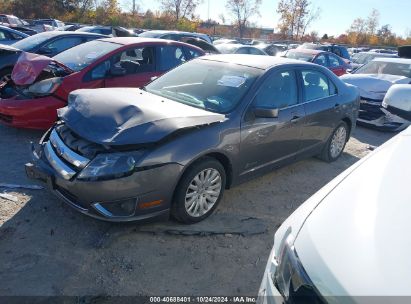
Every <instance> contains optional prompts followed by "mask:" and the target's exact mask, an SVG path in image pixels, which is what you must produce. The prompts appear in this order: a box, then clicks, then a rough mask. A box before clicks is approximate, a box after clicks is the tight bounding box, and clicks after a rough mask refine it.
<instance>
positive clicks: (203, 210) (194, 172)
mask: <svg viewBox="0 0 411 304" xmlns="http://www.w3.org/2000/svg"><path fill="white" fill-rule="evenodd" d="M225 183H226V174H225V170H224V167H223V166H222V165H221V163H220V162H218V161H217V160H215V159H214V158H210V157H206V158H202V159H200V160H198V161H197V162H195V163H194V164H192V165H191V166H190V167H189V168H188V169H187V171H186V172H185V173H184V175H183V177H182V178H181V180H180V182H179V184H178V186H177V189H176V193H175V196H174V202H173V206H172V209H171V214H172V216H173V217H174V218H176V219H177V220H178V221H180V222H183V223H186V224H192V223H197V222H200V221H202V220H204V219H205V218H207V217H208V216H209V215H210V214H211V213H213V211H214V210H215V209H216V208H217V205H218V203H219V202H220V200H221V198H222V196H223V193H224V189H225Z"/></svg>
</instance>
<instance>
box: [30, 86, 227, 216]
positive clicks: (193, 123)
mask: <svg viewBox="0 0 411 304" xmlns="http://www.w3.org/2000/svg"><path fill="white" fill-rule="evenodd" d="M59 113H60V119H61V120H60V121H59V122H58V123H56V125H55V126H54V127H53V128H52V129H50V130H49V131H48V132H47V133H46V134H45V135H44V136H43V138H42V139H41V141H40V143H39V145H36V146H33V148H32V158H33V162H32V163H30V164H26V173H27V176H28V177H29V178H32V179H36V180H40V181H42V182H45V183H47V185H48V187H49V188H50V189H51V191H52V192H53V193H54V194H55V195H57V196H58V197H59V198H60V199H62V200H63V201H64V202H66V203H67V204H68V205H70V206H71V207H73V208H75V209H76V210H77V211H79V212H81V213H83V214H86V215H88V216H91V217H94V218H98V219H102V220H107V221H118V222H121V221H135V220H143V219H147V218H152V217H156V218H157V217H162V216H165V217H168V214H169V209H170V206H171V203H172V199H173V194H174V189H175V187H176V185H177V181H178V180H179V178H180V176H181V175H182V172H183V169H184V166H183V165H182V164H181V163H180V162H178V161H173V160H171V159H170V158H169V157H168V156H167V157H165V158H164V159H161V158H160V159H156V158H155V156H154V157H153V159H150V156H151V155H153V154H155V152H157V151H158V149H160V148H161V146H162V145H167V144H170V142H171V141H172V140H173V138H175V137H178V136H180V135H181V134H185V133H184V132H181V131H183V130H184V131H185V132H190V130H195V129H197V128H203V127H206V126H208V125H211V124H214V123H219V122H221V121H223V120H224V119H225V116H224V115H219V114H214V113H211V112H207V111H204V110H200V109H196V108H192V107H190V106H187V105H182V104H181V105H180V104H178V103H175V102H171V101H170V102H166V101H165V100H164V99H163V98H158V97H156V96H154V95H152V94H149V93H146V92H144V91H140V90H138V89H97V90H78V91H76V92H75V93H73V94H71V95H70V97H69V105H68V107H66V108H64V109H62V110H61V111H59ZM207 113H209V114H208V115H206V114H207Z"/></svg>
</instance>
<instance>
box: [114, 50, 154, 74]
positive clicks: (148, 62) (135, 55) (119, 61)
mask: <svg viewBox="0 0 411 304" xmlns="http://www.w3.org/2000/svg"><path fill="white" fill-rule="evenodd" d="M154 58H155V57H154V47H151V46H147V47H140V48H131V49H128V50H125V51H123V52H121V53H119V54H116V55H115V56H113V57H112V64H113V66H114V67H116V68H123V69H124V70H125V72H126V73H125V74H126V75H131V74H139V73H147V72H153V71H154V70H155V65H154Z"/></svg>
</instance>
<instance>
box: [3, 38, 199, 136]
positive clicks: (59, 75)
mask: <svg viewBox="0 0 411 304" xmlns="http://www.w3.org/2000/svg"><path fill="white" fill-rule="evenodd" d="M48 34H49V33H44V34H43V35H48ZM50 34H52V35H53V36H54V35H57V36H58V37H60V36H65V35H67V36H65V37H76V39H78V38H79V37H81V39H83V38H86V39H89V40H92V41H89V42H86V43H83V44H80V45H77V46H75V47H73V48H70V49H68V50H66V51H64V52H61V53H59V54H58V55H56V56H54V57H53V58H49V57H44V56H40V55H33V54H31V55H25V54H30V53H22V54H20V57H19V60H18V61H17V64H16V65H15V67H14V69H13V71H12V74H11V81H8V82H7V83H5V84H3V86H2V88H1V90H0V96H1V98H2V99H1V100H0V121H1V122H2V123H4V124H7V125H10V126H13V127H24V128H35V129H47V128H49V127H50V126H51V125H53V123H54V122H55V121H56V118H57V113H56V110H57V109H59V108H61V107H64V106H66V105H67V100H68V95H69V94H70V93H71V92H72V91H74V90H76V89H81V88H102V87H135V88H139V87H143V86H144V85H146V84H147V83H149V82H150V81H151V79H152V78H153V77H157V76H159V75H161V74H163V73H164V72H166V71H168V70H170V69H172V68H174V67H176V66H178V65H180V64H182V63H184V62H186V61H189V60H191V59H193V58H195V57H198V56H202V55H204V52H203V51H202V50H201V49H199V48H197V47H194V46H192V45H188V44H184V43H180V42H170V41H167V40H159V39H143V38H137V37H134V38H133V37H118V38H103V39H97V38H101V35H97V34H90V33H82V34H80V33H78V32H67V33H64V32H50ZM33 37H35V36H33ZM22 42H24V41H22ZM39 49H42V47H40V48H39ZM15 53H16V52H14V53H13V54H12V55H10V56H14V58H17V57H18V54H15ZM27 67H29V69H30V77H27V76H28V75H27V74H28V73H27ZM21 79H23V81H21Z"/></svg>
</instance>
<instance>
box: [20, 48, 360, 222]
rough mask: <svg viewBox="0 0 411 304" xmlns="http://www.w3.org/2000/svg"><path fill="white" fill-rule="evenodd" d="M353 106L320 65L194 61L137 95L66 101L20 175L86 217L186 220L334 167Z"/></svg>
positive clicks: (78, 94)
mask: <svg viewBox="0 0 411 304" xmlns="http://www.w3.org/2000/svg"><path fill="white" fill-rule="evenodd" d="M358 107H359V95H358V92H357V89H356V88H354V87H352V86H350V85H346V84H344V83H343V82H342V81H341V80H339V79H338V77H336V76H335V75H334V74H333V73H331V72H330V71H329V70H327V69H326V68H323V67H321V66H317V65H313V64H310V63H305V62H300V61H294V60H288V59H283V58H274V57H267V56H247V55H217V56H209V57H203V58H198V59H195V60H193V61H191V62H188V63H185V64H183V65H182V66H180V67H178V68H176V69H174V70H172V71H171V72H169V73H167V74H165V75H163V76H162V77H160V78H158V79H156V80H155V81H153V82H152V83H151V84H149V85H147V86H146V87H145V88H143V89H141V90H140V89H130V88H116V89H96V90H78V91H75V92H73V93H72V94H71V95H70V98H69V105H68V107H66V108H63V109H61V110H60V112H59V118H60V120H59V122H58V123H57V124H56V125H55V126H54V127H53V128H52V129H51V130H49V131H48V132H47V133H46V134H45V135H44V136H43V138H42V139H41V141H40V144H39V145H36V146H33V163H29V164H27V165H26V172H27V175H28V176H29V177H30V178H34V179H38V180H41V181H44V182H46V183H47V184H48V185H49V187H50V189H51V190H52V192H54V193H55V194H56V195H57V196H58V197H60V198H61V199H62V200H64V201H65V202H66V203H68V204H69V205H70V206H72V207H74V208H75V209H77V210H78V211H80V212H82V213H84V214H87V215H89V216H92V217H94V218H98V219H103V220H109V221H132V220H142V219H147V218H152V217H160V216H167V217H168V216H169V214H170V213H171V215H172V216H173V217H174V218H176V219H177V220H179V221H181V222H185V223H195V222H199V221H201V220H203V219H205V218H206V217H207V216H209V215H210V214H211V213H212V212H213V211H214V210H215V209H216V207H217V205H218V203H219V201H220V200H221V197H222V195H223V192H224V189H227V188H230V187H232V186H234V185H237V184H239V183H241V182H245V181H247V180H249V179H250V178H253V177H256V176H258V175H261V174H263V173H266V172H267V171H270V170H272V169H274V168H278V167H280V166H283V165H285V164H288V163H290V162H294V161H296V160H299V159H302V158H305V157H310V156H320V157H321V158H322V159H324V160H325V161H334V160H336V159H337V158H338V157H339V156H340V155H341V154H342V152H343V150H344V147H345V144H346V142H347V141H348V139H349V137H350V135H351V133H352V131H353V128H354V126H355V122H356V119H357V115H358Z"/></svg>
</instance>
